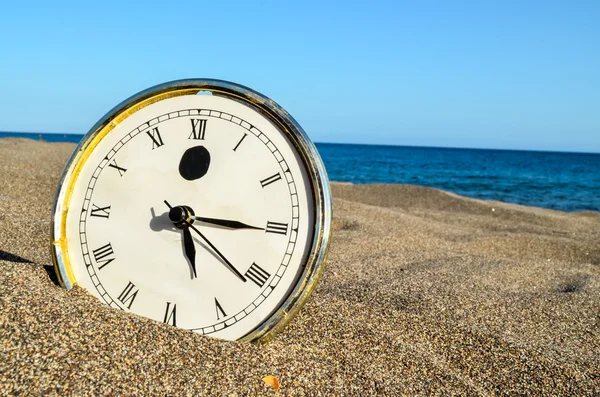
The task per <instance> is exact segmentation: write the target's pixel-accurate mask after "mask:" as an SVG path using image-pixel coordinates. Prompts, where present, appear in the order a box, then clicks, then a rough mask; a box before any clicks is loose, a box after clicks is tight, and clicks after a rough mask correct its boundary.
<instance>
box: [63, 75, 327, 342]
mask: <svg viewBox="0 0 600 397" xmlns="http://www.w3.org/2000/svg"><path fill="white" fill-rule="evenodd" d="M330 229H331V195H330V191H329V183H328V180H327V175H326V173H325V168H324V166H323V163H322V161H321V158H320V156H319V154H318V152H317V150H316V148H315V146H314V144H313V143H312V142H311V141H310V139H309V138H308V137H307V135H306V134H305V133H304V131H303V130H302V128H301V127H300V126H299V125H298V123H297V122H296V121H295V120H294V119H293V118H292V117H291V116H290V115H289V114H288V113H287V112H286V111H285V110H284V109H282V108H281V107H280V106H278V105H277V104H276V103H275V102H273V101H272V100H270V99H269V98H267V97H265V96H263V95H261V94H259V93H257V92H256V91H253V90H251V89H249V88H246V87H243V86H240V85H237V84H233V83H230V82H226V81H221V80H204V79H198V80H195V79H192V80H179V81H174V82H170V83H165V84H162V85H158V86H155V87H152V88H150V89H148V90H145V91H142V92H140V93H139V94H136V95H134V96H133V97H131V98H129V99H127V100H126V101H124V102H122V103H121V104H119V105H117V106H116V107H115V108H114V109H113V110H111V111H110V112H109V113H108V114H107V115H106V116H104V117H103V118H102V119H101V120H100V121H98V123H96V125H95V126H94V127H92V129H91V130H90V132H88V134H87V135H86V136H85V137H84V138H83V140H82V141H81V143H80V144H79V146H78V147H77V149H76V150H75V152H74V154H73V155H72V157H71V159H70V160H69V162H68V164H67V166H66V168H65V170H64V172H63V175H62V178H61V181H60V185H59V188H58V192H57V196H56V200H55V203H54V210H53V225H52V252H53V257H54V264H55V269H56V272H57V275H58V278H59V280H60V283H61V284H62V285H63V286H64V287H66V288H68V289H70V288H72V287H73V286H74V285H79V286H81V287H83V288H85V289H86V290H87V291H89V292H90V293H91V294H93V295H94V296H96V297H97V298H98V299H100V300H101V301H102V302H105V303H106V304H107V305H109V306H111V307H115V308H119V309H123V310H127V311H130V312H133V313H136V314H138V315H141V316H144V317H148V318H151V319H154V320H156V321H159V322H164V323H167V324H170V325H174V326H177V327H180V328H184V329H189V330H192V331H194V332H197V333H200V334H204V335H209V336H214V337H217V338H221V339H228V340H244V341H262V342H265V341H268V340H270V339H271V338H272V337H273V336H274V335H275V333H277V332H278V331H280V330H281V329H282V328H283V327H284V326H285V325H286V324H287V323H288V322H289V321H290V320H291V318H292V317H293V316H294V315H295V314H296V313H297V312H298V310H299V309H300V307H301V306H302V304H303V303H304V302H305V301H306V299H307V298H308V296H309V295H310V293H311V291H312V290H313V289H314V288H315V285H316V283H317V280H318V278H319V276H320V274H321V272H322V269H323V263H324V261H325V256H326V252H327V247H328V243H329V236H330Z"/></svg>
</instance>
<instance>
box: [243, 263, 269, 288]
mask: <svg viewBox="0 0 600 397" xmlns="http://www.w3.org/2000/svg"><path fill="white" fill-rule="evenodd" d="M244 276H246V278H247V279H250V280H252V281H253V282H254V283H255V284H256V285H258V286H259V287H262V286H263V285H265V283H266V282H267V280H268V279H269V277H271V275H270V274H269V273H268V272H267V271H266V270H265V269H263V268H262V267H260V266H258V265H257V264H256V263H252V266H250V269H248V271H247V272H246V274H244Z"/></svg>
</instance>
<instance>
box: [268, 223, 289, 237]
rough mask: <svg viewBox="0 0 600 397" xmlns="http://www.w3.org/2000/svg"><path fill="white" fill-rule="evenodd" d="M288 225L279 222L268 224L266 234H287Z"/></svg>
mask: <svg viewBox="0 0 600 397" xmlns="http://www.w3.org/2000/svg"><path fill="white" fill-rule="evenodd" d="M287 228H288V224H287V223H279V222H271V221H268V222H267V227H266V228H265V233H275V234H283V235H285V234H287Z"/></svg>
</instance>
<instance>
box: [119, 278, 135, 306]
mask: <svg viewBox="0 0 600 397" xmlns="http://www.w3.org/2000/svg"><path fill="white" fill-rule="evenodd" d="M134 288H135V284H133V283H132V282H131V281H130V282H129V283H128V284H127V287H125V289H124V290H123V292H121V295H119V298H118V299H119V300H120V301H121V303H122V304H124V305H127V302H129V305H127V308H128V309H131V304H132V303H133V301H134V300H135V297H136V296H137V294H138V292H139V291H140V290H139V289H136V290H135V291H134V290H133V289H134Z"/></svg>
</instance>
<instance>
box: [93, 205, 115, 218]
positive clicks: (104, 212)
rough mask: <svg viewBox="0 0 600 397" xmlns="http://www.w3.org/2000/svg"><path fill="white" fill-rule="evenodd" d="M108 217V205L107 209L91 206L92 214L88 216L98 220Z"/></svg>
mask: <svg viewBox="0 0 600 397" xmlns="http://www.w3.org/2000/svg"><path fill="white" fill-rule="evenodd" d="M109 215H110V205H109V206H108V207H98V206H97V205H96V204H92V212H91V213H90V216H96V217H98V218H108V216H109Z"/></svg>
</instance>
